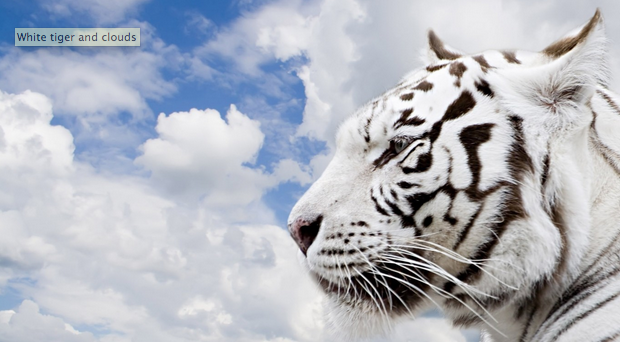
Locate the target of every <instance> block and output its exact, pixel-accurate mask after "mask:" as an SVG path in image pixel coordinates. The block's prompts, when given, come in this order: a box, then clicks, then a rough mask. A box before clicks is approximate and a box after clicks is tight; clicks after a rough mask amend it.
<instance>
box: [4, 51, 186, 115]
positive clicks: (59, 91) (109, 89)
mask: <svg viewBox="0 0 620 342" xmlns="http://www.w3.org/2000/svg"><path fill="white" fill-rule="evenodd" d="M164 63H165V60H164V59H163V58H161V57H158V56H157V55H155V54H154V53H152V52H147V51H142V50H132V52H127V50H121V49H106V50H105V52H101V53H95V54H89V53H81V52H76V51H74V50H68V49H53V48H47V49H38V50H35V51H23V50H21V49H18V48H9V49H8V51H6V54H5V55H4V56H3V57H2V58H1V59H0V75H2V76H1V77H0V88H1V89H4V90H5V91H11V92H22V91H25V90H32V91H36V92H39V93H42V94H46V95H47V96H48V97H50V98H51V99H52V100H53V103H54V107H55V108H56V110H57V111H58V112H60V113H61V114H62V115H70V116H77V117H79V119H80V120H81V121H82V122H84V123H85V124H86V125H88V124H89V123H97V122H102V121H103V122H105V121H106V119H107V117H109V116H116V115H118V113H119V112H129V113H131V114H132V115H133V116H134V117H136V118H144V117H145V115H146V114H148V113H150V109H149V107H148V105H147V103H146V100H147V99H154V100H159V99H162V97H164V96H166V95H169V94H171V93H172V92H174V91H175V90H176V86H175V85H174V84H172V83H170V82H169V81H166V80H165V79H164V78H163V77H162V74H161V71H160V69H161V68H162V67H163V66H164Z"/></svg>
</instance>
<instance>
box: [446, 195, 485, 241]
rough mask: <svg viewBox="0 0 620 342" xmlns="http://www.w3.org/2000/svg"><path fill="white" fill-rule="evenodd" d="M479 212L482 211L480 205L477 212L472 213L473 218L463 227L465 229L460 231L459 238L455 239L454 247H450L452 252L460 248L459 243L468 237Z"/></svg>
mask: <svg viewBox="0 0 620 342" xmlns="http://www.w3.org/2000/svg"><path fill="white" fill-rule="evenodd" d="M481 211H482V205H481V206H479V207H478V210H476V212H475V213H474V216H472V217H471V218H470V219H469V221H468V222H467V225H465V227H463V230H461V232H460V234H459V237H458V238H457V239H456V243H455V244H454V247H452V250H453V251H456V250H457V249H458V248H459V246H461V243H463V241H465V239H466V238H467V236H468V235H469V231H470V230H471V227H472V226H473V225H474V224H475V223H476V220H477V219H478V216H479V215H480V212H481Z"/></svg>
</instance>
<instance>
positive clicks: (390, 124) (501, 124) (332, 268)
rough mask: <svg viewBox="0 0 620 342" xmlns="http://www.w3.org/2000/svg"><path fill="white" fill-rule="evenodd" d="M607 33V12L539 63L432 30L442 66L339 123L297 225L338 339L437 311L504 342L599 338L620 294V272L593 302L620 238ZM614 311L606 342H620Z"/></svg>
mask: <svg viewBox="0 0 620 342" xmlns="http://www.w3.org/2000/svg"><path fill="white" fill-rule="evenodd" d="M604 39H605V38H604V33H603V29H602V19H601V17H600V14H599V13H598V11H597V13H596V14H595V16H594V17H593V18H592V19H591V20H590V21H589V22H588V23H587V24H586V25H584V26H583V27H581V28H580V29H578V30H576V31H575V32H573V33H571V34H569V35H567V36H566V37H564V38H563V39H561V40H559V41H558V42H556V43H553V44H551V45H550V46H549V47H548V48H547V49H545V50H543V51H542V52H540V53H532V52H524V51H487V52H484V53H481V54H476V55H472V56H467V55H465V54H463V53H461V52H458V51H456V50H454V49H452V48H450V47H448V46H446V45H444V44H443V43H442V42H441V41H440V40H439V39H438V38H437V36H436V35H435V34H434V33H433V32H432V31H431V32H430V34H429V53H428V54H429V58H430V64H429V65H428V66H426V67H425V68H423V69H421V70H418V71H416V72H413V73H412V74H410V75H408V76H406V77H405V78H404V79H403V81H402V82H401V83H400V84H398V85H397V86H396V87H395V88H394V89H392V90H390V91H388V92H386V93H385V94H384V95H383V96H381V97H379V98H377V99H375V100H373V101H371V102H369V103H368V104H367V105H365V106H363V107H362V108H361V109H359V110H358V111H357V113H355V114H354V115H353V116H352V117H351V118H349V119H348V120H347V121H345V122H344V123H343V125H342V126H341V128H340V130H339V133H338V136H337V149H336V153H335V156H334V158H333V160H332V161H331V163H330V164H329V166H328V167H327V169H326V170H325V171H324V173H323V175H322V176H321V177H320V179H319V180H317V181H316V182H315V184H313V185H312V187H311V188H310V189H309V190H308V191H307V193H306V194H305V195H304V196H303V197H302V198H301V199H300V200H299V202H298V203H297V204H296V205H295V207H294V208H293V210H292V212H291V215H290V218H289V225H288V226H289V231H290V233H291V236H292V237H293V239H294V240H295V241H296V242H297V244H298V245H299V248H300V250H301V253H302V255H303V257H302V263H303V265H305V267H306V268H307V269H308V272H309V273H310V274H311V276H312V277H313V278H314V279H315V280H316V281H317V283H318V284H319V285H320V287H321V288H322V289H323V290H324V291H325V293H326V294H327V297H328V298H329V301H328V308H327V320H328V323H329V324H330V325H331V327H332V329H333V330H336V331H337V332H338V333H340V335H341V337H344V338H349V339H354V338H357V337H364V336H367V335H371V334H374V333H378V332H379V333H380V332H387V331H389V330H390V328H391V326H392V324H393V322H394V320H395V319H397V318H399V317H401V316H404V315H409V316H414V315H417V314H419V313H421V312H422V311H423V310H424V309H425V308H428V307H429V305H433V304H436V305H439V306H440V307H441V308H442V309H443V310H444V312H445V313H446V315H447V317H448V318H449V319H450V320H451V321H452V323H453V324H454V325H456V326H461V327H470V326H478V327H481V328H483V329H484V331H485V334H486V335H487V336H489V338H492V339H493V340H495V341H503V340H505V341H513V340H518V341H555V340H567V341H571V340H572V339H571V338H569V337H566V336H569V335H568V334H567V333H566V332H570V333H571V335H570V336H587V337H588V338H590V337H592V335H588V334H589V333H588V329H584V328H583V327H582V325H580V324H581V323H579V322H580V320H581V319H583V318H584V317H587V316H589V315H590V314H591V313H592V312H594V311H597V310H599V309H600V308H602V307H609V306H606V305H607V304H608V303H609V302H614V301H615V300H616V296H617V294H618V293H620V279H618V280H616V278H614V277H616V276H617V275H618V274H620V268H619V269H618V272H615V269H611V271H610V273H609V274H611V275H610V276H609V277H612V280H614V281H615V282H611V284H612V285H609V286H610V287H605V286H607V285H600V288H601V289H603V290H600V291H602V293H603V295H602V297H601V298H599V297H597V296H595V295H592V293H595V292H594V291H595V290H598V289H599V287H598V286H599V285H595V284H598V283H593V282H595V281H596V280H597V279H598V280H599V281H600V280H601V279H607V278H605V277H604V275H605V274H607V273H604V272H603V271H600V270H601V269H603V270H605V272H606V270H608V267H607V266H606V265H608V263H609V260H610V258H611V256H613V255H616V254H617V253H618V252H619V251H618V249H617V248H615V247H613V244H611V245H610V244H609V241H615V239H617V238H618V236H620V228H618V227H615V226H614V225H613V224H610V223H609V222H613V220H610V219H605V218H603V219H600V218H599V216H604V215H609V213H613V212H617V210H618V209H619V208H618V203H620V199H618V198H616V197H619V196H616V197H614V196H612V195H609V194H610V193H611V192H613V190H609V189H617V190H618V191H619V192H620V177H619V174H620V167H618V165H620V146H617V145H618V144H617V142H616V141H615V140H614V138H613V137H612V136H611V135H610V134H609V133H606V131H605V130H603V129H602V126H601V127H599V126H597V120H598V121H599V122H605V123H606V124H607V125H610V126H612V125H616V127H618V129H620V109H619V105H618V102H617V101H616V100H615V97H614V96H615V95H613V94H611V93H610V92H609V91H608V90H607V89H606V85H605V82H606V81H605V80H606V79H607V75H606V74H605V67H604V65H605V64H604V62H605V58H606V55H605V46H604ZM616 116H618V118H616ZM614 144H615V145H614ZM591 164H595V165H597V168H596V170H597V171H596V172H598V174H597V175H591V173H592V168H590V167H589V165H591ZM601 177H602V178H603V179H606V180H608V182H607V183H603V182H601V181H599V180H598V179H600V178H601ZM600 193H606V194H608V196H607V197H601V196H600ZM616 199H618V201H616ZM601 208H602V209H601ZM592 213H597V215H598V216H592ZM599 222H602V223H601V224H600V225H598V223H599ZM600 227H603V228H600ZM591 240H593V241H595V242H593V243H590V242H589V241H591ZM601 241H607V242H605V243H601ZM592 267H594V269H595V270H599V271H591V269H592ZM597 272H598V273H597ZM601 272H603V273H601ZM614 272H615V273H614ZM605 284H607V283H605ZM614 284H616V285H614ZM614 291H616V292H614ZM567 298H568V299H567ZM614 303H615V302H614ZM613 308H616V309H611V312H612V313H613V315H611V316H610V317H615V318H613V319H612V318H603V319H602V322H603V323H602V327H603V328H602V329H601V330H600V331H598V332H597V333H596V337H597V338H598V337H601V338H600V340H604V338H606V337H605V336H607V337H609V336H611V337H612V339H613V338H616V337H618V338H620V327H615V326H614V325H613V324H611V323H610V324H607V325H606V323H605V322H615V321H620V303H617V304H615V306H613ZM614 310H615V311H614ZM606 313H607V314H609V312H607V311H606ZM614 315H615V316H614ZM564 316H568V318H566V319H565V318H564ZM599 325H600V324H599ZM616 328H617V329H616ZM580 329H581V330H580ZM614 329H616V330H617V331H616V330H614ZM616 332H617V335H614V334H616ZM579 334H581V335H579ZM612 339H609V340H610V341H611V340H612ZM576 340H579V341H582V340H584V339H576Z"/></svg>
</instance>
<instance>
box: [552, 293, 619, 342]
mask: <svg viewBox="0 0 620 342" xmlns="http://www.w3.org/2000/svg"><path fill="white" fill-rule="evenodd" d="M619 295H620V293H616V294H614V295H613V296H610V297H608V298H606V299H605V300H603V301H600V302H598V303H596V305H594V306H593V307H592V308H590V309H589V310H588V311H586V312H583V313H582V314H580V315H579V316H577V317H576V318H575V319H573V320H571V321H570V322H569V323H568V324H567V325H566V326H564V327H563V328H562V329H560V331H558V332H557V333H556V334H555V335H554V336H553V338H552V339H551V341H555V340H557V339H558V337H560V336H562V335H563V334H564V333H565V332H566V331H568V330H569V329H570V328H571V327H572V326H573V325H575V324H577V322H579V321H581V320H582V319H584V318H586V317H588V316H589V315H590V314H592V313H593V312H594V311H597V310H598V309H600V308H602V307H603V306H605V304H607V303H609V302H611V301H612V300H614V299H616V298H618V296H619Z"/></svg>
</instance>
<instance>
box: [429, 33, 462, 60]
mask: <svg viewBox="0 0 620 342" xmlns="http://www.w3.org/2000/svg"><path fill="white" fill-rule="evenodd" d="M427 55H428V59H429V64H435V63H437V62H439V61H442V60H454V59H457V58H459V57H461V56H463V53H462V52H459V51H457V50H456V49H453V48H451V47H449V46H447V45H445V44H444V43H443V42H442V41H441V39H439V37H437V35H436V34H435V32H434V31H433V30H429V31H428V50H427Z"/></svg>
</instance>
